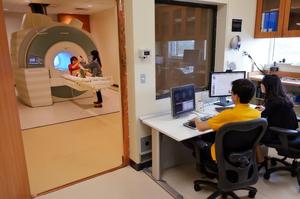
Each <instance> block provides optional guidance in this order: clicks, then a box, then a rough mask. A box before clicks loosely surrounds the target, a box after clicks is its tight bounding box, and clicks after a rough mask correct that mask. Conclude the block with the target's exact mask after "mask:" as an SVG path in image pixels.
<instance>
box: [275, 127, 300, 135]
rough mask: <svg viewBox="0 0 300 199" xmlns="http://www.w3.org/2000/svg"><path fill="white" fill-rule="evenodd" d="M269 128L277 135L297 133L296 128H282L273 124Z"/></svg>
mask: <svg viewBox="0 0 300 199" xmlns="http://www.w3.org/2000/svg"><path fill="white" fill-rule="evenodd" d="M269 129H270V130H271V131H273V132H274V133H276V134H278V135H285V136H289V135H297V134H298V133H299V132H298V131H297V130H292V129H284V128H279V127H275V126H271V127H270V128H269Z"/></svg>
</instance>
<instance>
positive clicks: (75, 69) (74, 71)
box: [69, 63, 80, 76]
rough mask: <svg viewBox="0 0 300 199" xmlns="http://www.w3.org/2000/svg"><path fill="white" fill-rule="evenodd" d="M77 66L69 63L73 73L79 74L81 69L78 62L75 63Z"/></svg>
mask: <svg viewBox="0 0 300 199" xmlns="http://www.w3.org/2000/svg"><path fill="white" fill-rule="evenodd" d="M75 65H76V66H75V67H74V66H73V65H72V64H69V71H70V74H71V75H74V76H77V75H78V71H79V69H80V67H79V65H78V63H76V64H75Z"/></svg>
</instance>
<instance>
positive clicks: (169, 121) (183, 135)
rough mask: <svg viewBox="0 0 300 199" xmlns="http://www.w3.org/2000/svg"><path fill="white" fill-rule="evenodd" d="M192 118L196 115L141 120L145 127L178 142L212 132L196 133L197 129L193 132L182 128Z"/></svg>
mask: <svg viewBox="0 0 300 199" xmlns="http://www.w3.org/2000/svg"><path fill="white" fill-rule="evenodd" d="M194 117H197V115H196V114H194V113H191V114H188V115H184V116H182V117H179V118H177V119H174V118H173V117H172V115H171V113H165V114H163V115H160V116H157V117H155V116H154V117H143V118H141V120H142V122H143V123H144V124H146V125H147V126H149V127H151V128H153V129H156V130H157V131H159V132H160V133H163V134H165V135H167V136H168V137H170V138H172V139H174V140H176V141H178V142H180V141H183V140H186V139H189V138H192V137H196V136H199V135H201V134H205V133H208V132H212V130H207V131H198V130H197V129H195V130H194V129H190V128H188V127H185V126H183V123H184V122H187V121H188V120H190V119H192V118H194Z"/></svg>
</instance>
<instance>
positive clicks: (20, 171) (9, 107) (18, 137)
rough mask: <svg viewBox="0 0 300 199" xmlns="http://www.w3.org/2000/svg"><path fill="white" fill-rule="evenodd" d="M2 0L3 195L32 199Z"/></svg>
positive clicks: (0, 147) (0, 134) (0, 153)
mask: <svg viewBox="0 0 300 199" xmlns="http://www.w3.org/2000/svg"><path fill="white" fill-rule="evenodd" d="M2 5H3V4H2V0H0V54H1V59H0V79H1V84H0V91H1V97H0V121H1V130H0V137H1V139H0V157H1V162H2V163H1V164H0V175H1V179H0V195H1V198H7V199H8V198H11V199H13V198H18V199H30V198H31V195H30V188H29V180H28V174H27V168H26V161H25V152H24V146H23V140H22V134H21V125H20V120H19V114H18V108H17V99H16V94H15V89H14V80H13V71H12V67H11V61H10V55H9V48H8V42H7V32H6V26H5V21H4V13H3V7H2Z"/></svg>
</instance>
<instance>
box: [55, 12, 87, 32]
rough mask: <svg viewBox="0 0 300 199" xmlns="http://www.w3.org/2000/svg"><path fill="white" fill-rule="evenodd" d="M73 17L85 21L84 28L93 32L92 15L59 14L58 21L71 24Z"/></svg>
mask: <svg viewBox="0 0 300 199" xmlns="http://www.w3.org/2000/svg"><path fill="white" fill-rule="evenodd" d="M72 19H78V20H80V21H81V22H82V23H83V27H82V28H83V29H84V30H86V31H88V32H91V27H90V16H89V15H78V14H64V13H61V14H58V15H57V21H58V22H61V23H65V24H69V23H70V21H71V20H72Z"/></svg>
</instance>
